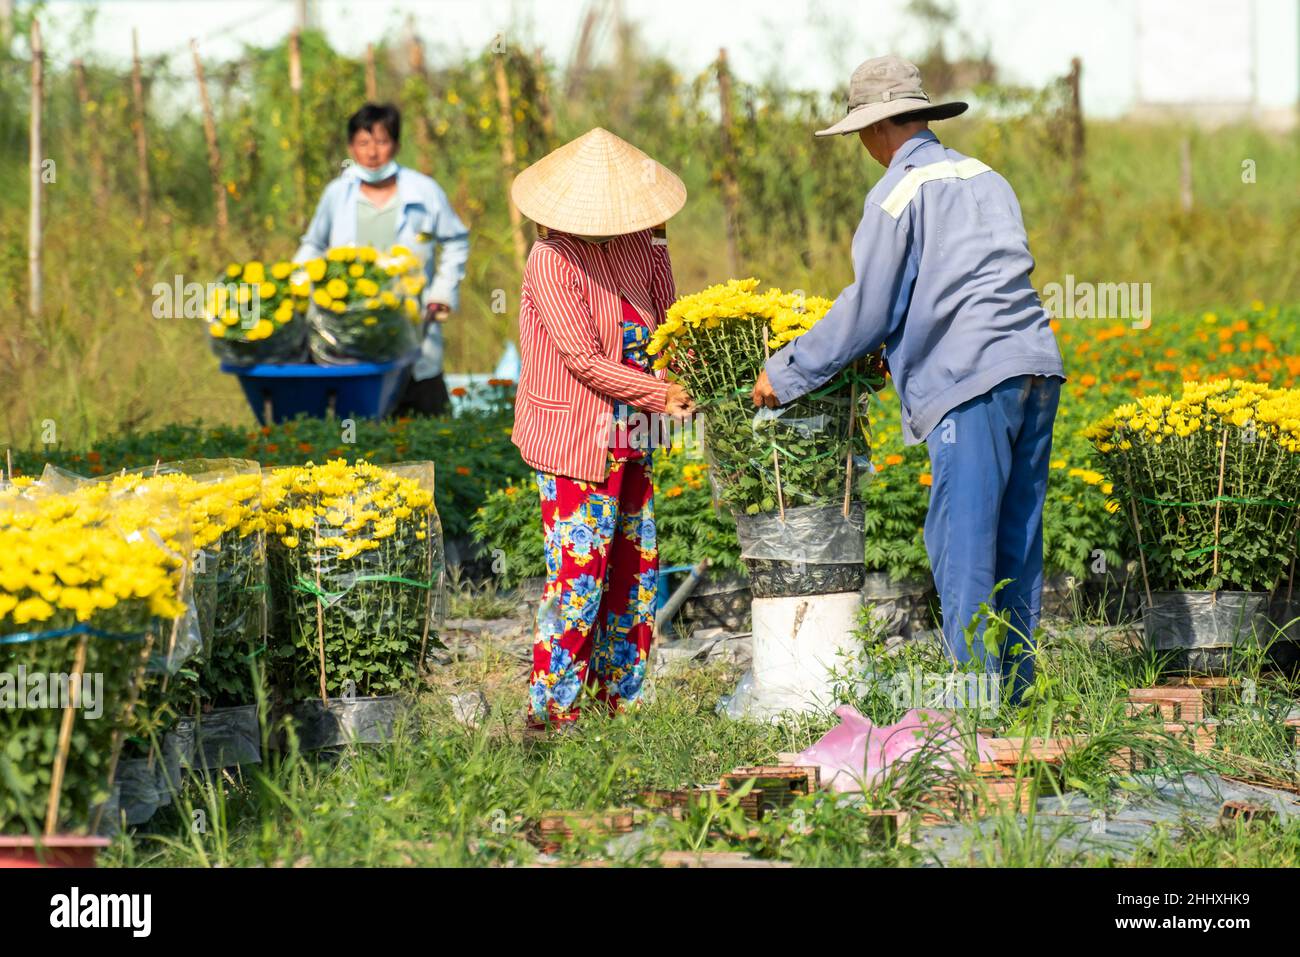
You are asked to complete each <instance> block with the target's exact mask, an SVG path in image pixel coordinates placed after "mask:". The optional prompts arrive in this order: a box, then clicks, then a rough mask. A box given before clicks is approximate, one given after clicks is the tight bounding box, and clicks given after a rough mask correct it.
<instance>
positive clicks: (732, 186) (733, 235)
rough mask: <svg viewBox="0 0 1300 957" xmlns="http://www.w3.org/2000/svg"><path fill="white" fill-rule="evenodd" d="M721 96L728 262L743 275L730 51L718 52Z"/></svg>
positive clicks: (732, 270) (733, 270)
mask: <svg viewBox="0 0 1300 957" xmlns="http://www.w3.org/2000/svg"><path fill="white" fill-rule="evenodd" d="M718 96H719V98H720V99H721V101H722V206H723V210H724V212H725V215H726V224H727V261H728V264H729V265H730V267H731V275H733V276H739V275H740V185H739V183H737V181H736V144H735V142H734V141H733V140H732V138H731V71H730V70H729V69H728V68H727V50H726V48H725V47H724V48H722V49H721V50H719V51H718Z"/></svg>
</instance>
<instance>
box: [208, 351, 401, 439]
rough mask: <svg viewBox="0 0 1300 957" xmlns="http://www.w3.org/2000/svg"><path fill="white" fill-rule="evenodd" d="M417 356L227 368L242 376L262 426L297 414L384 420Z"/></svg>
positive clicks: (247, 394)
mask: <svg viewBox="0 0 1300 957" xmlns="http://www.w3.org/2000/svg"><path fill="white" fill-rule="evenodd" d="M414 361H415V354H412V355H409V356H403V357H402V358H400V359H395V360H393V361H392V362H357V363H353V364H351V365H337V366H318V365H312V364H311V363H307V362H301V363H298V362H296V363H288V364H272V363H266V364H263V365H252V366H236V365H230V364H228V363H225V362H223V363H221V371H222V372H227V373H229V374H231V375H233V376H237V377H238V378H239V385H240V386H241V387H242V388H243V390H244V396H245V397H246V398H247V399H248V404H249V405H250V406H251V407H252V409H253V414H254V415H255V416H257V420H258V421H259V422H260V423H261V424H262V425H269V424H271V423H272V422H284V421H286V420H288V419H292V418H294V417H295V416H297V415H302V414H304V413H305V414H306V415H309V416H311V417H313V418H318V419H321V418H325V417H326V416H337V417H339V418H361V419H379V418H383V417H384V416H385V415H387V414H388V413H390V412H391V411H393V407H394V406H395V405H396V404H397V400H398V397H399V395H400V393H401V390H402V387H403V386H404V385H405V384H406V378H407V374H408V370H409V368H410V365H411V363H412V362H414Z"/></svg>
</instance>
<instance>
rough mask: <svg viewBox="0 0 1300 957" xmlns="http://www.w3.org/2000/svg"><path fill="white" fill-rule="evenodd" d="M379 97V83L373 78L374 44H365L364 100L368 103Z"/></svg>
mask: <svg viewBox="0 0 1300 957" xmlns="http://www.w3.org/2000/svg"><path fill="white" fill-rule="evenodd" d="M378 98H379V83H378V81H377V80H376V79H375V45H374V44H373V43H367V44H366V100H367V101H368V102H370V103H373V102H375V100H376V99H378Z"/></svg>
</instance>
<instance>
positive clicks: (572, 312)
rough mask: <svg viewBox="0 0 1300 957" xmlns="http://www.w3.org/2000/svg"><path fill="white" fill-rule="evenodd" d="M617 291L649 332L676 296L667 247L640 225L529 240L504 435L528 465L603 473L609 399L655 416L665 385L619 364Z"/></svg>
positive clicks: (596, 476)
mask: <svg viewBox="0 0 1300 957" xmlns="http://www.w3.org/2000/svg"><path fill="white" fill-rule="evenodd" d="M620 294H621V295H622V296H623V297H624V298H626V299H627V301H628V302H630V303H631V304H632V306H633V307H634V308H635V309H636V311H637V312H639V313H640V314H641V316H642V318H644V319H645V320H646V324H647V325H648V326H649V327H650V330H651V331H654V328H655V327H656V326H657V325H658V324H659V323H660V321H661V320H662V319H663V316H664V312H665V310H667V308H668V307H669V306H670V305H671V304H672V302H673V300H674V299H675V298H676V295H677V293H676V290H675V288H674V286H673V272H672V264H671V262H670V261H669V258H668V247H667V245H666V243H665V242H664V240H663V239H662V238H656V237H655V234H654V232H653V231H652V230H649V229H646V230H642V231H641V232H638V233H631V234H629V235H626V236H616V237H614V238H613V239H611V240H610V241H609V242H607V243H603V244H602V243H589V242H584V241H583V240H580V239H576V238H575V237H572V236H567V235H565V234H563V233H554V232H552V233H550V234H548V235H547V236H546V237H545V238H542V239H539V240H538V241H537V242H536V243H534V244H533V248H532V251H531V252H530V253H529V254H528V263H527V264H526V265H525V267H524V285H523V291H522V294H521V297H520V304H519V352H520V358H521V371H520V374H519V389H518V393H517V396H516V398H515V426H514V429H513V431H512V433H511V440H512V441H513V442H514V443H515V445H517V446H518V447H519V452H520V454H521V455H522V456H523V459H524V461H525V462H527V463H528V464H529V465H531V466H532V467H533V468H536V469H541V470H542V471H545V472H553V473H555V474H556V475H564V476H567V477H569V478H574V479H579V480H580V481H584V482H601V481H604V479H605V477H606V475H607V474H608V449H609V439H610V424H611V422H612V420H613V409H614V402H615V401H616V400H618V401H623V402H626V403H627V404H628V405H631V406H635V407H636V408H638V409H640V410H642V411H645V412H649V413H662V412H663V411H664V406H665V403H666V401H667V395H668V384H667V382H665V381H664V373H663V372H662V371H659V372H656V373H654V374H653V375H649V374H646V373H643V372H638V371H637V370H636V369H633V368H631V367H629V366H625V365H623V363H622V358H623V325H622V315H623V312H622V305H621V304H620V302H619V295H620Z"/></svg>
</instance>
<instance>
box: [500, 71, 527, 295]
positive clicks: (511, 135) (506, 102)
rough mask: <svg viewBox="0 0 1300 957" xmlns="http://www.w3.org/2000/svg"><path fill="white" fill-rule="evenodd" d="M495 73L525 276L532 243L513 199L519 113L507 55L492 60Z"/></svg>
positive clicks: (513, 222) (504, 167)
mask: <svg viewBox="0 0 1300 957" xmlns="http://www.w3.org/2000/svg"><path fill="white" fill-rule="evenodd" d="M492 72H493V73H494V74H495V76H496V85H497V108H498V110H499V112H500V118H501V119H500V122H501V175H502V177H503V178H504V179H505V183H506V205H507V206H508V207H509V209H510V232H511V234H512V235H513V237H514V242H515V265H516V266H517V267H518V268H519V273H520V275H523V271H524V261H525V260H526V259H527V258H528V243H527V241H525V239H524V217H523V215H522V214H521V213H520V212H519V207H517V206H516V205H515V201H514V200H513V199H511V198H510V186H511V183H512V182H513V181H514V178H515V163H516V158H515V114H514V109H513V108H512V107H511V105H510V81H509V80H508V79H507V77H506V59H505V54H504V53H503V52H502V53H497V54H496V55H495V56H494V57H493V58H492Z"/></svg>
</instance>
